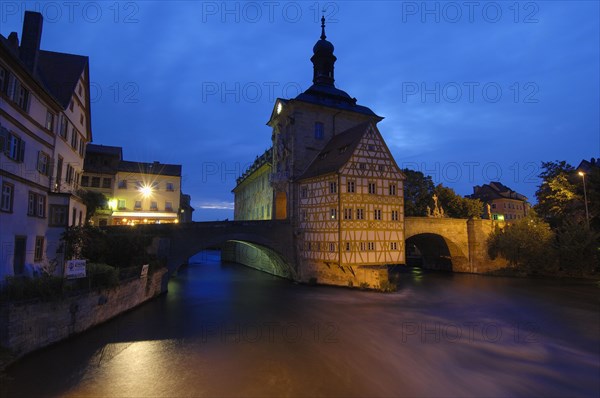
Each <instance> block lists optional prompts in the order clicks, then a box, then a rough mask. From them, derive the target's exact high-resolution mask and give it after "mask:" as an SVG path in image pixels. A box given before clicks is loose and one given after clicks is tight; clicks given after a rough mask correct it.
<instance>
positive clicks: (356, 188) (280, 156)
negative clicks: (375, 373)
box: [233, 19, 404, 284]
mask: <svg viewBox="0 0 600 398" xmlns="http://www.w3.org/2000/svg"><path fill="white" fill-rule="evenodd" d="M333 50H334V47H333V45H332V44H331V43H330V42H329V41H327V40H326V36H325V26H324V19H322V32H321V38H320V40H318V41H317V43H316V44H315V46H314V48H313V56H312V58H311V61H312V63H313V85H312V86H311V87H309V88H308V89H307V90H306V91H305V92H303V93H301V94H300V95H298V96H297V97H295V98H293V99H282V98H278V99H277V100H276V102H275V106H274V109H273V111H272V113H271V117H270V119H269V122H268V123H267V124H268V125H269V126H270V127H271V128H272V136H271V137H272V142H271V143H272V149H271V150H270V162H268V163H269V164H268V168H270V169H271V175H270V187H269V190H268V193H269V194H270V196H271V203H272V210H271V217H265V218H267V219H273V220H288V221H289V222H291V223H292V225H293V226H294V228H295V230H296V237H297V241H298V248H297V250H298V251H299V253H300V257H301V258H302V261H303V262H304V264H303V265H305V266H304V267H303V269H304V270H306V271H305V272H306V273H307V275H303V276H302V277H301V279H304V280H308V279H312V278H315V279H318V280H319V281H320V282H321V283H331V284H354V283H362V282H365V281H367V280H370V278H371V276H368V275H367V276H365V275H366V274H369V273H371V274H373V272H371V271H372V270H374V267H373V266H380V265H384V264H403V263H404V206H403V185H402V184H403V179H404V176H403V174H402V172H401V171H400V169H399V168H398V166H397V164H396V162H395V161H394V159H393V157H392V155H391V153H390V151H389V149H388V147H387V145H386V144H385V141H384V139H383V137H382V136H381V134H380V132H379V130H378V129H377V123H378V122H379V121H381V120H382V119H383V118H382V117H380V116H378V115H376V114H375V113H374V112H373V111H372V110H371V109H369V108H367V107H365V106H361V105H358V104H357V101H356V99H355V98H352V97H350V96H349V95H348V94H347V93H346V92H344V91H342V90H340V89H338V88H336V87H335V84H334V63H335V61H336V59H337V58H336V57H335V55H334V54H333ZM266 164H267V163H265V165H266ZM268 168H267V167H264V168H262V167H259V168H256V169H255V170H254V171H253V172H252V171H250V172H247V173H245V175H244V176H243V177H242V178H240V179H239V180H238V185H237V187H236V188H235V189H234V190H233V192H234V193H235V205H236V208H235V218H236V219H255V218H251V216H252V214H251V213H252V211H248V207H249V206H247V198H245V197H243V196H242V194H243V193H244V192H250V191H254V192H258V191H261V192H262V189H263V188H262V185H261V187H260V188H259V187H257V186H254V187H252V186H251V185H253V184H255V185H256V184H262V179H261V178H260V175H259V173H266V170H267V169H268ZM255 181H256V182H255ZM262 196H266V194H264V193H263V194H261V197H262ZM368 267H371V270H370V271H365V269H367V268H368ZM359 268H360V269H359ZM361 273H362V276H360V275H359V274H361ZM371 279H372V278H371Z"/></svg>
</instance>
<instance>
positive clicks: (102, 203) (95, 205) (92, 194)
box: [78, 189, 108, 224]
mask: <svg viewBox="0 0 600 398" xmlns="http://www.w3.org/2000/svg"><path fill="white" fill-rule="evenodd" d="M78 194H79V196H80V197H81V199H82V200H83V203H84V204H85V206H86V207H87V211H86V215H85V222H86V224H87V223H88V221H90V219H91V218H92V217H93V216H94V214H96V211H98V210H99V209H102V208H105V207H106V206H107V203H108V202H107V198H106V196H104V194H102V193H100V192H96V191H89V190H86V189H81V190H79V192H78Z"/></svg>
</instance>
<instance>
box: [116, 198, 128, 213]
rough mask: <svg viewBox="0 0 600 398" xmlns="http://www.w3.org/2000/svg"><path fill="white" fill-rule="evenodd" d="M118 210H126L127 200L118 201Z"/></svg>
mask: <svg viewBox="0 0 600 398" xmlns="http://www.w3.org/2000/svg"><path fill="white" fill-rule="evenodd" d="M117 209H119V210H125V209H126V207H125V199H119V200H118V201H117Z"/></svg>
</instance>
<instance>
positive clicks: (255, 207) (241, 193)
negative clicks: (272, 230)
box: [233, 149, 273, 220]
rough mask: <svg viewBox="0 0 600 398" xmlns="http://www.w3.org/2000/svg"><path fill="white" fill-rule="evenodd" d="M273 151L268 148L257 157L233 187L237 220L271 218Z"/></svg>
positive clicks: (235, 217)
mask: <svg viewBox="0 0 600 398" xmlns="http://www.w3.org/2000/svg"><path fill="white" fill-rule="evenodd" d="M272 152H273V151H272V150H271V149H268V150H267V151H265V153H263V154H262V155H261V156H259V157H257V158H256V160H255V161H254V163H253V164H252V165H251V166H250V167H249V168H248V170H246V172H245V173H244V175H242V176H241V177H240V178H238V179H237V185H236V187H235V188H234V189H233V193H234V196H235V206H234V219H235V220H270V219H271V211H272V209H273V190H272V188H271V183H270V178H271V173H272V170H273V167H272V166H271V161H272V158H273V153H272Z"/></svg>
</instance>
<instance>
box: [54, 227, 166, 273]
mask: <svg viewBox="0 0 600 398" xmlns="http://www.w3.org/2000/svg"><path fill="white" fill-rule="evenodd" d="M63 241H64V246H65V259H72V258H85V259H87V260H88V261H90V262H93V263H106V264H110V265H112V266H114V267H117V268H126V267H132V266H141V265H142V264H148V263H152V262H156V258H155V256H152V255H150V254H148V252H147V250H146V248H147V247H148V246H149V245H150V243H151V238H150V237H148V236H145V235H143V234H142V233H141V231H140V230H138V229H135V228H130V229H127V230H125V231H124V230H104V229H101V228H98V227H95V226H92V225H85V226H82V227H69V228H67V229H66V231H65V232H64V233H63Z"/></svg>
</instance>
